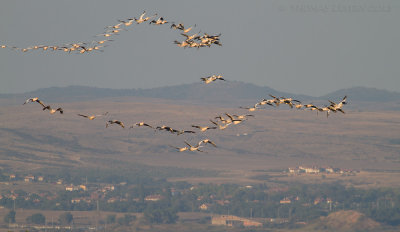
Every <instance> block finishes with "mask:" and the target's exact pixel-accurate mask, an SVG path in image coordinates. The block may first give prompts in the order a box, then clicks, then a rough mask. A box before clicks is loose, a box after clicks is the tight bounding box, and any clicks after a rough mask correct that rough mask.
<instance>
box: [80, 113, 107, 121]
mask: <svg viewBox="0 0 400 232" xmlns="http://www.w3.org/2000/svg"><path fill="white" fill-rule="evenodd" d="M107 114H108V112H105V113H104V114H98V115H84V114H78V116H81V117H84V118H87V119H89V120H93V119H95V118H97V117H101V116H105V115H107Z"/></svg>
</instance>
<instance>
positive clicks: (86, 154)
mask: <svg viewBox="0 0 400 232" xmlns="http://www.w3.org/2000/svg"><path fill="white" fill-rule="evenodd" d="M22 102H23V100H22ZM53 105H59V106H61V107H63V109H64V110H65V113H64V114H63V115H59V114H55V115H50V114H48V112H43V111H42V110H41V107H40V106H38V105H36V104H29V105H24V106H22V105H13V106H5V107H3V108H1V109H0V147H1V150H0V160H1V167H3V168H4V169H5V170H7V169H8V170H12V171H15V172H25V173H29V172H30V170H31V171H33V170H37V169H42V168H48V167H53V168H54V167H60V168H65V167H66V168H68V167H77V168H87V167H96V168H97V167H105V168H121V167H125V168H126V167H129V166H130V165H131V164H137V163H141V164H147V165H151V166H169V167H184V168H193V169H203V170H219V171H222V174H221V175H220V176H218V177H215V178H209V177H207V178H208V179H204V178H203V179H193V178H192V180H193V181H195V182H207V181H213V182H214V181H215V182H225V181H228V182H231V181H235V182H238V181H239V182H254V180H251V179H250V177H251V176H254V175H256V173H255V172H254V170H266V171H267V172H268V170H283V169H286V168H287V167H294V166H299V165H303V166H312V165H318V166H333V167H338V168H342V169H353V170H362V171H364V172H362V173H361V174H360V175H357V176H356V177H348V178H347V177H346V178H347V179H349V181H352V182H354V183H356V184H360V185H363V186H368V185H379V186H384V185H387V186H393V185H396V186H397V185H400V184H398V183H400V181H396V180H399V173H394V172H395V171H396V170H400V117H399V112H395V111H393V112H391V111H383V112H358V111H352V108H351V104H349V106H347V108H346V109H345V110H346V112H347V113H346V114H339V113H338V114H332V115H331V116H330V117H329V118H327V117H326V116H325V115H324V114H319V115H317V114H316V113H315V112H310V111H302V110H290V109H288V107H286V106H282V107H280V108H279V109H275V108H272V107H269V108H266V109H261V110H259V111H256V112H254V113H253V114H254V115H255V118H249V120H248V121H245V122H243V123H241V124H239V125H235V126H231V127H229V128H227V129H226V130H224V131H221V130H213V131H208V132H205V133H196V134H194V135H180V136H176V135H171V134H169V133H168V132H158V131H157V132H155V131H153V130H151V129H149V128H143V127H135V128H133V129H122V128H120V127H119V126H115V125H111V126H110V127H109V128H105V122H106V119H107V120H110V119H117V120H121V121H123V122H124V123H125V124H126V126H127V127H129V126H130V125H132V124H134V123H136V122H139V121H145V122H147V123H149V124H151V125H155V126H161V125H168V126H171V127H172V128H177V129H185V130H191V129H195V128H191V125H192V124H198V125H210V124H211V123H210V122H209V119H212V118H214V117H215V116H217V115H219V114H222V113H224V112H229V113H236V114H243V113H246V111H245V110H243V109H238V108H228V107H223V106H222V107H218V106H216V105H212V106H207V105H193V104H190V102H184V101H178V102H174V101H168V100H163V101H159V100H157V99H145V100H144V99H138V98H134V97H125V98H110V99H104V100H101V101H90V102H75V103H62V104H57V103H54V104H53ZM106 111H107V112H109V115H108V116H107V117H104V118H97V119H95V120H93V121H89V120H87V119H85V118H81V117H78V116H77V115H76V114H78V113H82V114H100V113H104V112H106ZM206 137H207V138H210V139H211V140H213V141H214V142H215V143H216V144H217V145H218V148H214V147H212V146H209V147H204V148H203V150H204V151H206V152H205V153H188V152H182V153H179V152H176V151H175V150H174V149H173V148H171V147H169V145H173V146H184V143H183V141H184V140H187V141H188V142H189V143H193V144H195V143H197V142H198V141H199V140H200V139H203V138H206ZM366 171H368V172H366ZM369 171H373V172H369ZM377 171H379V172H377ZM381 171H382V172H381ZM383 171H387V172H383ZM332 178H336V177H333V176H329V175H327V178H326V179H327V180H330V179H332ZM337 178H338V179H343V177H337ZM182 179H185V178H182ZM279 179H281V180H285V181H300V180H301V181H303V180H304V181H312V180H313V179H317V180H319V179H321V177H320V176H317V177H315V178H314V177H310V178H308V177H306V176H298V177H285V178H283V177H279Z"/></svg>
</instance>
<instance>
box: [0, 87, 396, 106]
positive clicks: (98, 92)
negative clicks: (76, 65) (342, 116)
mask: <svg viewBox="0 0 400 232" xmlns="http://www.w3.org/2000/svg"><path fill="white" fill-rule="evenodd" d="M204 85H205V84H203V83H192V84H183V85H175V86H166V87H159V88H152V89H109V88H96V87H87V86H68V87H50V88H43V89H38V90H35V91H31V92H27V93H22V94H0V104H2V105H4V104H5V102H6V101H4V100H5V99H14V100H17V99H18V101H21V100H22V101H23V100H24V99H26V98H29V97H32V96H36V97H39V98H41V99H46V102H80V101H92V100H97V99H103V98H110V97H112V98H121V97H139V98H156V99H164V100H174V101H186V102H188V101H189V102H192V103H195V104H203V105H210V104H211V105H225V106H238V105H242V104H250V105H252V104H254V103H255V102H257V101H259V100H261V99H263V98H270V97H269V94H272V95H276V96H286V97H292V98H294V99H298V100H301V101H302V102H304V103H309V102H312V103H314V104H317V105H323V104H328V102H327V100H332V101H339V100H341V99H342V98H343V96H345V95H347V96H348V102H349V103H350V104H353V103H354V104H353V105H352V108H354V109H356V110H361V111H381V110H396V111H397V110H400V93H397V92H390V91H386V90H379V89H375V88H365V87H354V88H349V89H341V90H338V91H335V92H332V93H329V94H326V95H323V96H321V97H311V96H307V95H298V94H292V93H286V92H282V91H278V90H275V89H273V88H270V87H261V86H257V85H254V84H249V83H243V82H238V81H227V82H216V83H212V84H209V85H207V87H206V88H204ZM13 104H14V103H13Z"/></svg>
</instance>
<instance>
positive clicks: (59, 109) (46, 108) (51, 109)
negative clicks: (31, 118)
mask: <svg viewBox="0 0 400 232" xmlns="http://www.w3.org/2000/svg"><path fill="white" fill-rule="evenodd" d="M43 110H49V112H50V114H54V113H55V112H57V111H58V112H60V114H63V113H64V110H63V109H62V108H60V107H59V108H57V109H53V108H51V106H50V105H48V106H45V107H43Z"/></svg>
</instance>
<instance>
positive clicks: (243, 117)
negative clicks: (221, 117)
mask: <svg viewBox="0 0 400 232" xmlns="http://www.w3.org/2000/svg"><path fill="white" fill-rule="evenodd" d="M225 114H226V113H225ZM232 116H233V117H235V118H236V119H247V117H254V115H252V114H242V115H236V114H233V115H232Z"/></svg>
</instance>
